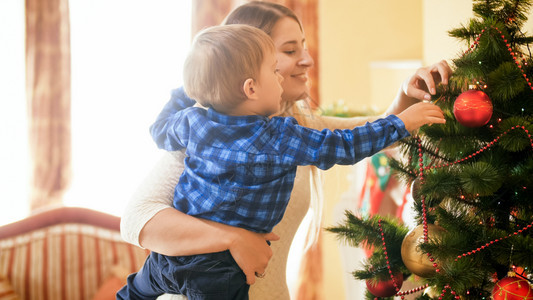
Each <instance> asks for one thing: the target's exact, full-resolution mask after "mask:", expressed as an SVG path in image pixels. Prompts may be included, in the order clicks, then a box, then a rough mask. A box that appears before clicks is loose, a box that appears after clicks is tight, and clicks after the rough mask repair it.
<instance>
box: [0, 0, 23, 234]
mask: <svg viewBox="0 0 533 300" xmlns="http://www.w3.org/2000/svg"><path fill="white" fill-rule="evenodd" d="M0 45H2V46H0V141H1V142H0V144H1V145H2V146H0V224H5V223H9V222H12V221H15V220H18V219H21V218H23V217H25V216H26V215H27V214H28V210H29V203H28V196H29V194H28V181H29V179H28V167H29V164H28V139H27V124H26V116H27V112H26V95H25V81H24V80H25V73H24V72H25V71H24V52H25V49H24V1H18V0H3V1H0Z"/></svg>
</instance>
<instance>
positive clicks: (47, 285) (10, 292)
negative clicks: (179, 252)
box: [0, 207, 149, 300]
mask: <svg viewBox="0 0 533 300" xmlns="http://www.w3.org/2000/svg"><path fill="white" fill-rule="evenodd" d="M119 230H120V218H119V217H116V216H112V215H109V214H105V213H102V212H98V211H94V210H90V209H86V208H79V207H57V208H51V209H48V210H45V211H41V212H39V213H37V214H33V215H31V216H29V217H27V218H25V219H23V220H21V221H18V222H14V223H11V224H7V225H4V226H1V227H0V300H16V299H21V300H34V299H44V300H47V299H48V300H60V299H65V300H93V299H94V300H107V299H115V293H116V291H117V290H118V289H120V288H121V287H122V286H123V285H124V284H125V279H126V277H127V275H128V274H130V273H132V272H135V271H137V270H138V269H139V268H140V267H141V266H142V265H143V263H144V260H145V259H146V256H147V255H148V254H149V252H148V251H147V250H145V249H141V248H139V247H137V246H133V245H131V244H128V243H126V242H124V241H123V240H122V238H121V237H120V231H119Z"/></svg>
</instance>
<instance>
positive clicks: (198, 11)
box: [191, 0, 238, 37]
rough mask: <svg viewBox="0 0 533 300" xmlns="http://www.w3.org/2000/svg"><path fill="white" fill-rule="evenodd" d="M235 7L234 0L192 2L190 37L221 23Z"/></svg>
mask: <svg viewBox="0 0 533 300" xmlns="http://www.w3.org/2000/svg"><path fill="white" fill-rule="evenodd" d="M237 5H238V3H237V2H236V1H235V0H193V1H192V18H191V19H192V24H191V36H192V37H194V36H195V35H196V34H197V33H198V31H200V30H202V29H204V28H206V27H209V26H215V25H219V24H220V23H222V21H223V20H224V18H226V16H227V15H228V14H229V13H230V11H231V10H232V9H233V8H234V7H235V6H237Z"/></svg>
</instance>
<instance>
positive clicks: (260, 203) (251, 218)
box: [150, 88, 409, 233]
mask: <svg viewBox="0 0 533 300" xmlns="http://www.w3.org/2000/svg"><path fill="white" fill-rule="evenodd" d="M195 103H196V102H195V101H194V100H192V99H190V98H189V97H187V95H186V94H185V92H184V90H183V88H180V89H177V90H174V91H173V93H172V98H171V99H170V101H169V103H167V105H166V106H165V108H164V109H163V111H162V112H161V114H160V115H159V116H158V118H157V120H156V122H155V123H154V124H153V125H152V127H151V128H150V131H151V134H152V137H153V138H154V140H155V142H156V143H157V145H158V147H159V148H162V149H165V150H168V151H175V150H180V149H183V148H185V149H186V155H187V157H186V159H185V170H184V171H183V174H182V175H181V177H180V180H179V183H178V184H177V186H176V188H175V191H174V207H175V208H177V209H178V210H180V211H182V212H184V213H187V214H189V215H193V216H196V217H200V218H204V219H209V220H213V221H216V222H221V223H224V224H228V225H233V226H238V227H242V228H245V229H248V230H252V231H255V232H263V233H265V232H270V231H272V228H273V227H274V226H275V225H276V224H277V223H278V222H279V221H281V218H282V217H283V213H284V212H285V208H286V207H287V203H288V201H289V198H290V194H291V191H292V187H293V184H294V177H295V175H296V167H297V166H299V165H314V166H317V167H318V168H320V169H324V170H325V169H328V168H330V167H332V166H333V165H335V164H342V165H348V164H354V163H356V162H357V161H359V160H361V159H363V158H365V157H368V156H371V155H372V154H374V153H376V152H378V151H380V150H382V149H383V148H385V147H387V146H388V145H390V144H392V143H394V142H396V141H398V140H399V139H402V138H404V137H406V136H408V135H409V133H408V132H407V130H406V129H405V126H404V124H403V122H402V121H401V120H400V119H399V118H398V117H396V116H393V115H391V116H388V117H386V118H384V119H380V120H377V121H375V122H372V123H366V124H365V125H364V126H360V127H356V128H354V129H351V130H348V129H346V130H335V131H331V130H327V129H325V130H322V131H318V130H314V129H310V128H306V127H303V126H299V125H298V123H297V122H296V120H295V119H294V118H292V117H273V118H268V117H264V116H255V115H254V116H228V115H224V114H221V113H218V112H217V111H215V110H213V109H207V110H206V109H203V108H199V107H192V106H193V105H194V104H195Z"/></svg>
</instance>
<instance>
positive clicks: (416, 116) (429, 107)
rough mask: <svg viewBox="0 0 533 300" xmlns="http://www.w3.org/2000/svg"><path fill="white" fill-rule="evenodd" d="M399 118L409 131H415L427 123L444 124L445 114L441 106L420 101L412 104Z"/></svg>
mask: <svg viewBox="0 0 533 300" xmlns="http://www.w3.org/2000/svg"><path fill="white" fill-rule="evenodd" d="M398 118H400V120H402V121H403V123H404V124H405V129H407V131H413V130H416V129H418V128H420V127H421V126H422V125H426V124H433V123H437V124H444V123H446V120H445V119H444V114H443V113H442V110H441V109H440V107H438V106H437V105H435V104H431V103H428V102H420V103H416V104H413V105H411V106H410V107H408V108H407V109H405V110H404V111H403V112H401V113H400V114H398Z"/></svg>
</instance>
